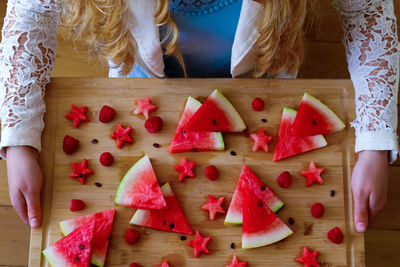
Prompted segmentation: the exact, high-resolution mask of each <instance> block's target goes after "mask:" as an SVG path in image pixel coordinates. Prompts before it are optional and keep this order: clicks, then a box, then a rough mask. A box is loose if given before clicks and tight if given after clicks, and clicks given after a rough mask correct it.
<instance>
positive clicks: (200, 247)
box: [188, 230, 211, 258]
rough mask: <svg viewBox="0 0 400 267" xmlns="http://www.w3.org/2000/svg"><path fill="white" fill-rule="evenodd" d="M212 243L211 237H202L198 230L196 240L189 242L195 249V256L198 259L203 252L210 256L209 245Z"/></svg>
mask: <svg viewBox="0 0 400 267" xmlns="http://www.w3.org/2000/svg"><path fill="white" fill-rule="evenodd" d="M210 241H211V237H209V236H208V237H202V236H201V235H200V233H199V231H198V230H196V237H195V239H194V240H191V241H189V242H188V244H189V246H191V247H192V248H194V256H195V257H196V258H197V257H198V256H199V254H200V253H201V252H204V253H206V254H210V251H208V248H207V244H208V243H209V242H210Z"/></svg>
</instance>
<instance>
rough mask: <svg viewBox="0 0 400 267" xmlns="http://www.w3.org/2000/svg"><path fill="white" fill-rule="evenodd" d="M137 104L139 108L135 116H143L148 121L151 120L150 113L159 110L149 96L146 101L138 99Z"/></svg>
mask: <svg viewBox="0 0 400 267" xmlns="http://www.w3.org/2000/svg"><path fill="white" fill-rule="evenodd" d="M136 103H137V105H138V106H137V108H136V109H135V111H134V112H133V113H134V114H136V115H137V114H142V113H143V115H144V116H145V118H146V119H148V118H149V114H150V112H152V111H154V110H156V109H157V106H155V105H153V104H151V102H150V96H147V97H146V98H145V99H143V100H141V99H136Z"/></svg>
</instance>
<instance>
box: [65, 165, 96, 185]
mask: <svg viewBox="0 0 400 267" xmlns="http://www.w3.org/2000/svg"><path fill="white" fill-rule="evenodd" d="M87 164H88V161H87V159H83V160H82V161H81V163H75V162H72V163H71V166H72V168H73V170H72V173H71V174H70V175H69V177H71V178H78V179H79V181H80V182H81V184H85V183H86V177H88V176H89V175H91V174H93V173H94V172H93V171H92V170H91V169H89V168H88V167H87Z"/></svg>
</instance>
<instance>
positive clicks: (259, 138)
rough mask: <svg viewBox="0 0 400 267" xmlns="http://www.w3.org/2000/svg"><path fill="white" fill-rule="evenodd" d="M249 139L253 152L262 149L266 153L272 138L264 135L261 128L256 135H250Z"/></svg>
mask: <svg viewBox="0 0 400 267" xmlns="http://www.w3.org/2000/svg"><path fill="white" fill-rule="evenodd" d="M250 137H251V139H252V140H253V141H254V145H253V151H257V150H259V149H263V150H264V151H265V152H268V144H269V143H271V142H272V140H273V138H272V136H269V135H265V132H264V129H263V128H261V129H260V131H259V132H258V134H251V135H250Z"/></svg>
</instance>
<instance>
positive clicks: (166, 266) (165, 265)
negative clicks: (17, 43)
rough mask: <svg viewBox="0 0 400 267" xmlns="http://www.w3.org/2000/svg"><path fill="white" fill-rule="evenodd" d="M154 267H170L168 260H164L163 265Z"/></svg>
mask: <svg viewBox="0 0 400 267" xmlns="http://www.w3.org/2000/svg"><path fill="white" fill-rule="evenodd" d="M153 267H169V262H168V260H164V261H163V263H162V264H161V265H154V266H153Z"/></svg>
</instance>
